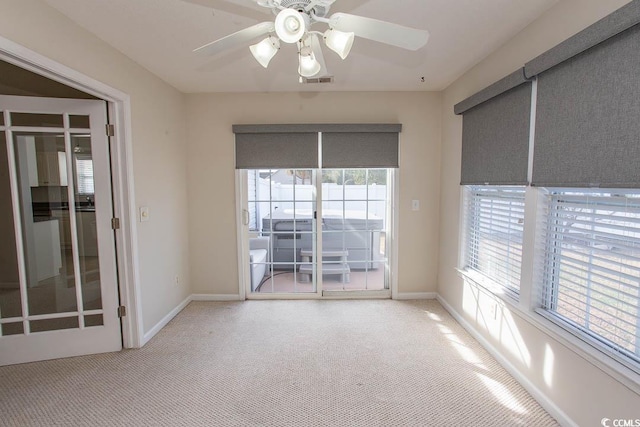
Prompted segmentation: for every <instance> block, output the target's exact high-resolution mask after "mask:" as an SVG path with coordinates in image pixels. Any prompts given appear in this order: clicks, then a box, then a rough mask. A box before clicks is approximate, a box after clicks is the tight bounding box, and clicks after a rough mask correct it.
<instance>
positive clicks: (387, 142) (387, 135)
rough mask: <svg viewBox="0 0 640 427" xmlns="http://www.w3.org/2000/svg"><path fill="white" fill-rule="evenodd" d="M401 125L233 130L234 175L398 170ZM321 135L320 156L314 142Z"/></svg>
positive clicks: (247, 127) (280, 126)
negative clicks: (258, 171) (245, 171)
mask: <svg viewBox="0 0 640 427" xmlns="http://www.w3.org/2000/svg"><path fill="white" fill-rule="evenodd" d="M401 130H402V125H401V124H375V123H374V124H366V123H365V124H275V125H233V132H234V133H235V137H236V169H269V168H274V169H277V168H304V169H312V168H318V167H319V164H320V161H319V157H320V156H323V167H325V168H329V167H334V168H350V167H353V168H356V167H398V133H399V132H400V131H401ZM320 135H322V153H319V140H320Z"/></svg>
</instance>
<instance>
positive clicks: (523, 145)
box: [458, 70, 532, 185]
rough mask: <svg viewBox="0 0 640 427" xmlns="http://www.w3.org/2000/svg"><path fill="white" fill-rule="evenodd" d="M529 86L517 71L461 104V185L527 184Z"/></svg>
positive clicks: (520, 72)
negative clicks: (481, 100) (499, 91)
mask: <svg viewBox="0 0 640 427" xmlns="http://www.w3.org/2000/svg"><path fill="white" fill-rule="evenodd" d="M518 82H519V83H518ZM531 87H532V84H531V83H530V82H528V81H526V80H525V79H524V78H523V77H522V70H519V71H517V72H516V73H513V74H511V75H509V76H507V77H506V78H505V79H503V80H501V81H499V82H497V83H495V84H494V85H492V86H490V87H489V88H487V89H485V90H483V91H481V92H479V93H478V94H476V95H474V96H472V97H471V98H469V99H468V100H466V101H463V102H462V103H461V104H464V103H465V102H466V103H467V104H466V105H463V106H462V107H459V109H458V110H459V111H463V119H462V172H461V184H462V185H485V184H489V185H526V184H527V183H528V180H527V172H528V163H529V161H528V158H529V131H530V122H531ZM499 89H506V91H504V92H502V93H499V94H498V93H497V91H498V90H499ZM489 95H490V96H489ZM474 98H475V101H474V100H473V99H474ZM485 98H486V100H484V101H483V102H481V103H479V104H476V105H473V106H472V107H469V105H472V104H474V103H475V102H477V100H479V99H485ZM472 101H473V102H472ZM458 106H460V104H458ZM467 107H469V108H467Z"/></svg>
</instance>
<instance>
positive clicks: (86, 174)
mask: <svg viewBox="0 0 640 427" xmlns="http://www.w3.org/2000/svg"><path fill="white" fill-rule="evenodd" d="M76 174H77V183H76V185H77V187H78V189H77V191H78V194H94V193H95V189H94V183H93V160H92V159H91V158H88V159H82V158H76Z"/></svg>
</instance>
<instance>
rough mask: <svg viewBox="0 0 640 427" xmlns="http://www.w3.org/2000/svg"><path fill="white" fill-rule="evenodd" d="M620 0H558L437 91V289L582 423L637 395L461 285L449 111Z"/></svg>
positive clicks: (633, 401) (455, 120) (634, 406)
mask: <svg viewBox="0 0 640 427" xmlns="http://www.w3.org/2000/svg"><path fill="white" fill-rule="evenodd" d="M625 3H627V1H626V0H616V1H606V2H603V1H601V0H564V1H561V2H560V3H559V4H558V5H557V6H555V7H554V8H552V9H551V10H549V11H548V12H547V13H546V14H545V15H543V16H542V17H541V18H540V19H538V20H537V21H535V22H534V23H533V24H531V25H530V26H529V27H527V28H526V29H525V30H524V31H523V32H521V33H520V34H519V35H517V36H516V37H514V38H513V39H512V40H511V41H509V42H508V43H507V44H505V45H504V46H503V47H502V48H500V49H499V50H498V51H496V52H494V53H493V54H492V55H490V56H489V57H487V58H486V59H485V60H483V61H482V62H481V63H480V64H478V65H477V66H476V67H474V68H473V69H472V70H470V71H469V72H467V73H466V74H465V75H463V76H462V77H461V78H460V79H458V80H457V81H456V82H455V83H454V84H452V85H451V86H450V87H449V88H447V89H446V90H445V92H444V94H443V111H442V117H443V126H442V131H443V137H442V162H441V170H442V177H441V182H442V187H441V195H442V196H441V201H440V217H441V218H442V221H441V223H440V229H441V232H440V263H439V281H438V292H439V294H440V296H441V297H442V298H443V299H444V300H445V301H446V302H447V303H448V304H449V305H451V306H452V307H453V309H454V310H455V311H456V312H458V313H460V314H461V315H462V316H463V317H464V319H465V320H467V321H468V322H470V323H471V325H472V326H473V327H474V328H475V329H476V330H477V331H478V332H480V334H481V335H482V336H484V337H486V338H487V339H488V341H489V342H490V343H491V344H492V345H493V346H495V347H496V348H497V349H498V350H499V352H500V353H501V354H502V355H503V356H504V357H505V358H506V359H507V360H508V361H509V362H510V363H512V364H513V365H514V366H515V367H516V368H517V369H518V370H519V371H520V372H521V373H522V374H523V375H524V376H525V378H526V379H527V380H528V381H530V382H531V383H532V384H533V385H534V386H535V387H537V388H538V389H539V390H541V391H542V392H543V393H544V394H546V395H547V396H548V397H550V398H551V399H552V400H553V401H554V402H555V404H556V405H557V406H558V408H559V409H560V410H561V411H563V412H565V413H566V414H567V415H568V416H569V418H571V419H573V420H574V421H575V422H576V423H577V424H578V425H581V426H595V425H600V421H601V419H602V418H604V417H608V418H611V419H614V418H633V419H635V418H638V412H637V411H638V407H640V406H639V405H640V399H639V397H638V395H637V394H636V393H634V392H632V391H630V390H629V389H628V388H626V387H625V386H623V385H622V384H621V383H619V382H618V381H616V380H614V379H613V378H612V377H610V376H609V375H607V374H605V373H604V372H602V371H601V370H599V369H598V368H596V367H594V365H592V364H590V363H589V362H587V361H586V360H584V359H583V358H581V357H579V356H577V355H576V354H575V353H574V352H572V351H570V350H569V349H568V348H567V347H565V346H563V345H562V344H560V343H559V342H557V341H555V340H554V339H552V338H551V337H550V336H549V335H547V334H546V333H544V332H542V331H541V330H540V329H538V328H536V327H534V326H532V325H531V324H530V323H529V322H527V321H525V320H524V319H523V317H521V316H520V315H519V314H518V313H517V311H516V310H510V309H509V307H504V308H502V309H498V314H497V316H494V315H493V313H492V311H491V310H492V307H493V305H494V304H495V303H496V301H495V300H494V299H493V298H491V297H490V296H489V295H486V294H484V293H482V292H481V291H479V290H478V289H476V288H474V287H472V286H470V285H466V284H464V283H463V281H462V280H461V279H460V277H459V276H458V274H457V273H456V271H455V268H456V266H457V265H458V254H459V248H458V239H459V236H460V227H459V221H460V217H459V213H460V200H461V198H460V187H459V182H460V157H461V139H462V118H461V117H458V116H455V115H454V114H453V106H454V104H456V103H457V102H460V101H462V100H463V99H465V98H466V97H468V96H470V95H472V94H474V93H475V92H477V91H478V90H481V89H483V88H484V87H486V86H488V85H489V84H491V83H493V82H495V81H497V80H499V79H500V78H502V77H504V76H506V75H507V74H509V73H511V72H512V71H515V70H516V69H518V68H519V67H521V66H523V65H524V63H525V62H526V61H528V60H530V59H532V58H534V57H535V56H537V55H538V54H540V53H542V52H544V51H546V50H547V49H549V48H551V47H553V46H555V45H556V44H558V43H559V42H561V41H563V40H564V39H566V38H567V37H569V36H571V35H573V34H575V33H577V32H578V31H580V30H582V29H584V28H585V27H587V26H588V25H590V24H592V23H594V22H595V21H597V20H598V19H600V18H602V17H604V16H605V15H607V14H609V13H611V12H612V11H613V10H615V9H617V8H619V7H620V6H622V5H623V4H625ZM498 303H499V301H498ZM494 317H495V319H494Z"/></svg>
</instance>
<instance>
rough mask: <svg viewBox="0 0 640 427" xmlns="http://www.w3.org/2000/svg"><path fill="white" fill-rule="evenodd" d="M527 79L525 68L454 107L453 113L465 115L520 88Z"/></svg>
mask: <svg viewBox="0 0 640 427" xmlns="http://www.w3.org/2000/svg"><path fill="white" fill-rule="evenodd" d="M526 82H527V79H526V78H525V77H524V68H521V69H519V70H517V71H514V72H513V73H511V74H509V75H508V76H507V77H505V78H503V79H500V80H498V81H497V82H495V83H494V84H492V85H491V86H488V87H486V88H484V89H482V90H481V91H480V92H478V93H476V94H474V95H471V96H470V97H469V98H467V99H465V100H464V101H462V102H459V103H457V104H456V105H454V106H453V112H454V113H455V114H463V113H465V112H466V111H468V110H470V109H472V108H473V107H476V106H478V105H480V104H482V103H483V102H486V101H488V100H490V99H491V98H495V97H496V96H498V95H501V94H503V93H505V92H506V91H508V90H511V89H513V88H514V87H518V86H520V85H521V84H523V83H526Z"/></svg>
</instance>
